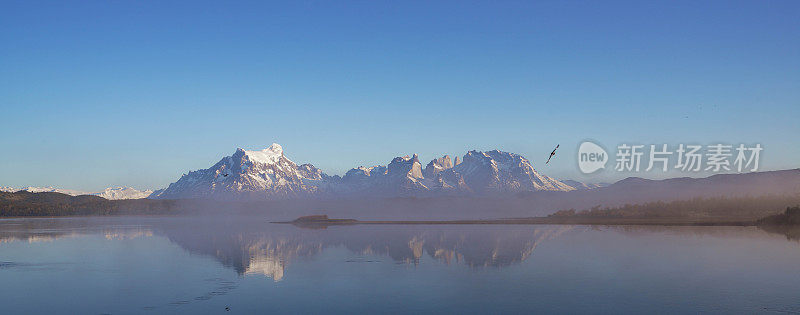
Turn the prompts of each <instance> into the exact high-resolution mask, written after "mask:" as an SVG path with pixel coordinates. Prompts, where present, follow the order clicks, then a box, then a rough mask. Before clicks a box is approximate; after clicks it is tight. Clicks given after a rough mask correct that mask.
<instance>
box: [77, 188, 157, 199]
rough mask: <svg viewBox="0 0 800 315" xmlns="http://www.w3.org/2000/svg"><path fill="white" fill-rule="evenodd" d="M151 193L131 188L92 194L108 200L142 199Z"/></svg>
mask: <svg viewBox="0 0 800 315" xmlns="http://www.w3.org/2000/svg"><path fill="white" fill-rule="evenodd" d="M152 193H153V191H152V190H138V189H135V188H131V187H109V188H106V189H104V190H103V191H101V192H96V193H92V195H95V196H100V197H103V198H105V199H108V200H120V199H142V198H147V196H150V195H151V194H152Z"/></svg>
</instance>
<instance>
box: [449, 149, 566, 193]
mask: <svg viewBox="0 0 800 315" xmlns="http://www.w3.org/2000/svg"><path fill="white" fill-rule="evenodd" d="M448 173H454V174H458V175H460V176H461V177H462V178H463V180H464V182H465V183H466V185H467V186H468V187H469V188H470V189H471V190H472V191H473V192H475V193H484V194H486V193H499V192H522V191H542V190H545V191H570V190H575V189H574V188H572V187H570V186H569V185H567V184H564V183H562V182H560V181H558V180H556V179H553V178H551V177H549V176H546V175H543V174H540V173H539V172H537V171H536V170H535V169H534V168H533V166H532V165H531V163H530V161H528V159H526V158H524V157H522V156H521V155H518V154H514V153H509V152H503V151H498V150H493V151H488V152H481V151H470V152H467V154H466V155H464V158H463V160H462V162H461V163H460V164H458V165H456V166H454V167H453V168H452V169H450V170H447V171H445V172H444V174H447V175H449V176H450V177H451V178H457V177H456V176H454V174H448Z"/></svg>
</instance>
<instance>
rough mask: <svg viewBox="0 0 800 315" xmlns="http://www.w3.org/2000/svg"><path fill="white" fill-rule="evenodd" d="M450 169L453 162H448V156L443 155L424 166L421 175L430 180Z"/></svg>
mask: <svg viewBox="0 0 800 315" xmlns="http://www.w3.org/2000/svg"><path fill="white" fill-rule="evenodd" d="M456 161H458V157H456ZM451 168H453V162H452V161H451V160H450V156H448V155H445V156H443V157H440V158H437V159H433V160H431V162H430V163H428V165H427V166H425V171H424V172H423V175H425V177H426V178H431V177H434V176H436V174H439V173H441V172H442V171H444V170H446V169H451Z"/></svg>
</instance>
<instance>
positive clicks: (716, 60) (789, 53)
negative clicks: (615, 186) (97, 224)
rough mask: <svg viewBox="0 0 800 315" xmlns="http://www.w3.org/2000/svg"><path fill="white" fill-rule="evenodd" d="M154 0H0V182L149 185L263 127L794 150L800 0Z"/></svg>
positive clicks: (532, 146)
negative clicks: (720, 144)
mask: <svg viewBox="0 0 800 315" xmlns="http://www.w3.org/2000/svg"><path fill="white" fill-rule="evenodd" d="M165 2H166V1H148V2H133V1H130V2H123V1H89V2H80V1H74V2H72V1H69V2H67V1H54V2H40V1H2V3H0V7H1V8H2V9H0V108H1V110H0V135H2V136H0V148H2V154H0V173H2V174H3V175H2V176H0V186H15V187H17V186H30V185H35V186H57V187H64V188H73V189H83V190H98V189H102V188H104V187H107V186H117V185H124V186H133V187H137V188H160V187H164V186H166V185H167V184H169V183H170V182H173V181H175V180H177V178H178V177H180V175H181V174H183V173H185V172H187V171H189V170H194V169H200V168H206V167H209V166H210V165H212V164H213V163H215V162H217V161H218V160H219V159H220V158H221V157H222V156H225V155H230V154H232V153H233V152H234V150H235V149H236V148H237V147H243V148H246V149H257V148H263V147H266V146H268V145H270V144H271V143H272V142H278V143H280V144H281V145H283V147H284V150H285V151H286V155H287V156H288V157H289V158H291V159H293V160H294V161H295V162H299V163H302V162H311V163H313V164H315V165H317V166H318V167H320V168H322V169H323V170H324V171H326V172H328V173H331V174H341V173H343V172H345V171H346V170H347V169H349V168H351V167H355V166H358V165H373V164H385V163H387V162H388V161H389V160H390V159H391V158H392V157H394V156H399V155H405V154H412V153H418V154H420V156H421V158H422V159H423V160H424V161H425V162H427V160H430V159H431V158H433V157H435V156H439V155H442V154H450V155H462V154H464V152H465V151H467V150H469V149H478V150H491V149H495V148H497V149H501V150H505V151H511V152H516V153H520V154H522V155H524V156H526V157H528V158H529V159H530V160H532V161H533V163H534V167H536V168H537V169H538V170H540V171H542V172H543V173H545V174H548V175H551V176H554V177H558V178H575V179H579V180H586V181H602V180H614V179H618V178H619V177H621V176H622V175H620V174H615V173H612V172H604V173H602V174H599V175H594V176H588V177H587V176H580V175H579V172H578V170H577V166H576V160H575V157H574V155H575V150H576V148H577V145H578V143H579V142H580V141H582V140H584V139H594V140H596V141H598V142H599V143H602V144H604V145H605V146H607V147H614V146H616V145H618V144H620V143H642V144H651V143H654V144H657V143H670V144H678V143H700V144H711V143H714V142H725V143H732V144H738V143H748V144H753V143H761V144H762V145H763V146H764V148H765V149H764V151H763V154H762V157H761V163H762V169H786V168H797V167H800V163H798V162H797V161H798V158H800V141H798V135H799V134H800V123H798V118H800V19H797V13H798V12H800V2H797V1H708V2H706V1H704V2H697V1H664V2H655V1H623V2H614V1H585V2H584V1H575V2H572V1H571V2H560V1H559V2H557V1H541V2H538V1H520V2H512V1H502V2H499V3H498V2H497V1H485V2H469V1H453V2H447V1H420V2H414V1H396V2H382V1H359V2H339V1H327V2H322V1H320V2H314V1H292V2H286V3H277V2H264V1H253V2H236V3H231V2H219V1H208V2H201V1H192V2H179V1H169V3H165ZM557 143H560V144H561V148H560V149H559V150H560V151H559V155H558V156H557V157H559V158H556V159H554V161H553V162H551V163H550V164H548V165H543V162H544V160H545V159H546V157H547V154H548V153H549V151H550V150H551V149H552V147H553V146H555V145H556V144H557ZM642 176H644V177H654V178H657V177H664V176H667V175H665V174H642Z"/></svg>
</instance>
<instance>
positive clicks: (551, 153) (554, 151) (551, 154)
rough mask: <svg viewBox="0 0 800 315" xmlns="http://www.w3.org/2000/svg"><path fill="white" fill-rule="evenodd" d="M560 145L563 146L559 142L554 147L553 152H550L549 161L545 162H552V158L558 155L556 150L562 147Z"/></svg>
mask: <svg viewBox="0 0 800 315" xmlns="http://www.w3.org/2000/svg"><path fill="white" fill-rule="evenodd" d="M560 146H561V144H557V145H556V148H555V149H553V152H550V157H549V158H547V162H544V164H547V163H550V159H552V158H553V156H554V155H556V150H558V147H560Z"/></svg>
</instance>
